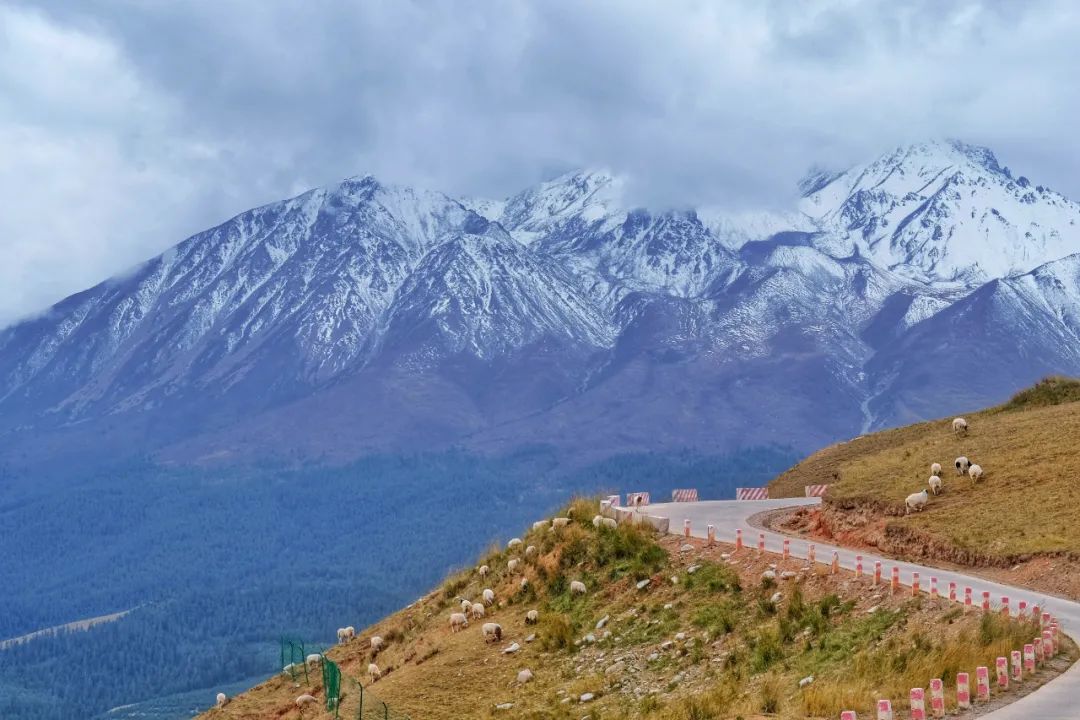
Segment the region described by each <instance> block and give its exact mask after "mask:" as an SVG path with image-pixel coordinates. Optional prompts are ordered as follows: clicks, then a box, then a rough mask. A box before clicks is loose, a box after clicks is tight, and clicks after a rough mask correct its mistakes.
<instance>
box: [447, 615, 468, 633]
mask: <svg viewBox="0 0 1080 720" xmlns="http://www.w3.org/2000/svg"><path fill="white" fill-rule="evenodd" d="M467 627H469V618H468V617H466V615H465V613H450V632H452V633H456V632H457V631H458V630H460V629H461V628H467Z"/></svg>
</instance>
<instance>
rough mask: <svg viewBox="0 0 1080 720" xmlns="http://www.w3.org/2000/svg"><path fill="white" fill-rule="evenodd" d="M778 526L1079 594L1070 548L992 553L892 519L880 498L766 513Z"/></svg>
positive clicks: (1078, 564) (1076, 561)
mask: <svg viewBox="0 0 1080 720" xmlns="http://www.w3.org/2000/svg"><path fill="white" fill-rule="evenodd" d="M761 520H762V522H763V524H764V525H766V526H767V527H770V528H773V529H775V530H776V531H778V532H785V533H791V534H796V535H800V536H805V537H810V538H817V539H820V540H823V541H829V542H834V543H837V544H840V545H845V546H847V547H853V548H866V549H867V550H873V551H874V552H875V553H878V554H882V555H887V556H890V557H895V558H898V559H901V560H908V561H912V562H922V563H924V564H934V565H939V566H943V567H950V568H953V569H961V570H964V571H966V572H970V573H973V574H976V575H979V576H981V577H985V578H987V579H989V580H994V581H997V582H1002V583H1007V584H1010V585H1018V586H1022V587H1028V588H1031V589H1032V590H1034V591H1038V592H1045V593H1049V594H1052V595H1058V596H1061V597H1066V598H1069V599H1071V600H1080V558H1078V557H1077V555H1076V554H1075V553H1065V552H1059V553H1043V554H1017V555H1011V556H1010V555H1004V556H1003V555H994V554H989V553H980V552H977V551H973V550H970V549H966V548H962V547H958V546H957V545H955V544H954V543H952V542H950V541H949V540H947V539H945V538H942V537H941V536H938V535H934V534H931V533H927V532H922V531H920V530H918V529H915V528H912V527H910V526H906V525H903V524H901V523H898V522H896V519H895V518H894V517H892V516H891V514H890V513H888V512H887V511H883V509H882V508H881V507H880V503H873V502H870V503H859V502H855V501H847V500H845V501H841V502H835V503H825V504H824V505H822V506H821V507H820V508H816V507H815V508H799V509H797V510H790V511H789V510H784V511H778V512H776V513H772V514H769V515H765V516H763V517H762V518H761Z"/></svg>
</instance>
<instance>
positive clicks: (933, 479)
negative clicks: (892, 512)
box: [904, 417, 983, 515]
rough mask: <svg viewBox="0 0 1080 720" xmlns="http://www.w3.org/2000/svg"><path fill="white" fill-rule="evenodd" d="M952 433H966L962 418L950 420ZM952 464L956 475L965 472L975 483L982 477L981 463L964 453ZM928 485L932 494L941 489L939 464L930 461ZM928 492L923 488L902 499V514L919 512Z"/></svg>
mask: <svg viewBox="0 0 1080 720" xmlns="http://www.w3.org/2000/svg"><path fill="white" fill-rule="evenodd" d="M952 429H953V433H955V434H956V435H957V436H959V437H963V436H966V435H967V432H968V423H967V420H965V419H964V418H959V417H958V418H956V419H954V420H953V421H952ZM953 465H954V466H955V467H956V474H957V475H964V474H965V473H966V474H967V475H968V477H970V478H971V482H973V483H977V482H979V481H980V480H981V479H982V476H983V469H982V466H981V465H978V464H975V463H972V462H971V460H969V459H968V457H967V456H966V455H961V456H960V457H958V458H956V460H955V462H954V463H953ZM927 482H928V484H929V485H930V492H933V493H934V495H937V494H939V493H940V492H941V491H942V483H941V464H940V463H932V464H931V465H930V479H929V480H928V481H927ZM930 492H927V491H926V490H925V489H924V490H923V491H922V492H917V493H912V494H911V495H908V496H907V499H906V500H904V514H905V515H906V514H908V513H910V512H911V511H912V510H916V511H919V512H921V511H922V509H923V508H924V507H926V503H927V502H929V500H930Z"/></svg>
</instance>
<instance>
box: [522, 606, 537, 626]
mask: <svg viewBox="0 0 1080 720" xmlns="http://www.w3.org/2000/svg"><path fill="white" fill-rule="evenodd" d="M538 622H540V613H539V612H537V611H536V610H530V611H529V612H527V613H525V624H526V625H535V624H536V623H538Z"/></svg>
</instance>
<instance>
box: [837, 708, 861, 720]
mask: <svg viewBox="0 0 1080 720" xmlns="http://www.w3.org/2000/svg"><path fill="white" fill-rule="evenodd" d="M840 720H859V719H858V717H857V716H856V715H855V711H854V710H844V711H843V712H841V713H840Z"/></svg>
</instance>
